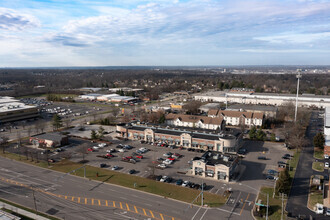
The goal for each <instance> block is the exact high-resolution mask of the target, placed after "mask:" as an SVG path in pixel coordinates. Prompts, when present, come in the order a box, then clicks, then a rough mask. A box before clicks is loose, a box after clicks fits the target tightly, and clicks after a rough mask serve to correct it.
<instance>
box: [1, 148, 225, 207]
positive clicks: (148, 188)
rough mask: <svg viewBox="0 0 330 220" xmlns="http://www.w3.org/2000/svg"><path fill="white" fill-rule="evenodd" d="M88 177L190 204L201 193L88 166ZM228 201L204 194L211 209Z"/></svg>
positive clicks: (65, 168)
mask: <svg viewBox="0 0 330 220" xmlns="http://www.w3.org/2000/svg"><path fill="white" fill-rule="evenodd" d="M0 156H3V157H7V158H10V159H14V160H18V161H21V162H25V163H29V164H32V165H36V166H39V167H43V168H49V169H52V170H56V171H60V172H64V173H67V172H69V171H72V170H74V169H77V168H79V167H81V166H82V164H80V163H75V162H72V161H68V160H63V161H61V162H58V163H55V164H51V166H50V167H48V164H47V162H44V161H39V162H38V163H36V161H31V160H26V157H25V156H19V155H16V154H12V153H6V154H3V153H2V152H1V153H0ZM96 173H98V177H96ZM74 175H76V176H80V177H83V175H84V171H83V169H80V170H78V171H76V172H75V173H74ZM86 177H87V178H89V179H93V180H97V181H101V182H107V183H112V184H116V185H120V186H124V187H128V188H134V183H136V186H137V187H136V189H137V190H141V191H144V192H148V193H153V194H156V195H160V196H164V197H167V198H172V199H177V200H180V201H184V202H188V203H190V202H192V201H193V200H194V199H195V198H196V196H197V195H198V194H199V193H200V191H199V190H195V189H190V188H183V187H180V186H176V185H173V184H167V183H161V182H157V181H154V180H151V179H146V178H142V177H138V176H134V175H129V174H124V173H119V172H115V171H111V170H106V169H101V168H98V167H92V166H86ZM226 199H227V198H226V197H224V196H220V195H216V194H211V193H208V192H205V193H204V204H207V205H208V206H211V207H216V206H220V205H223V204H224V203H225V201H226ZM196 204H200V200H198V201H196Z"/></svg>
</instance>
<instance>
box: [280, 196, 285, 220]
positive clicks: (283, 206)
mask: <svg viewBox="0 0 330 220" xmlns="http://www.w3.org/2000/svg"><path fill="white" fill-rule="evenodd" d="M283 197H284V193H282V213H281V220H283V212H284V202H283V201H284V200H283Z"/></svg>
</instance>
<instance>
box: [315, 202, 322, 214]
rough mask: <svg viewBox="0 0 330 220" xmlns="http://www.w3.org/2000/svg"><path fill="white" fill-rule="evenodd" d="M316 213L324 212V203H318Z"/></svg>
mask: <svg viewBox="0 0 330 220" xmlns="http://www.w3.org/2000/svg"><path fill="white" fill-rule="evenodd" d="M315 213H316V214H323V205H322V204H320V203H317V204H316V207H315Z"/></svg>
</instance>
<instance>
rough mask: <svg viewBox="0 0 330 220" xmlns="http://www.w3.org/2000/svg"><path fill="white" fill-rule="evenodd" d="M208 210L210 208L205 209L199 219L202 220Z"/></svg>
mask: <svg viewBox="0 0 330 220" xmlns="http://www.w3.org/2000/svg"><path fill="white" fill-rule="evenodd" d="M207 211H208V209H206V210H205V212H204V213H203V215H202V217H201V218H200V219H199V220H202V219H203V218H204V215H205V214H206V212H207Z"/></svg>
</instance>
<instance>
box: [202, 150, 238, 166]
mask: <svg viewBox="0 0 330 220" xmlns="http://www.w3.org/2000/svg"><path fill="white" fill-rule="evenodd" d="M201 158H202V159H201V160H203V161H204V162H205V163H206V165H211V166H214V165H217V164H224V165H226V166H228V167H229V166H231V165H232V163H233V162H234V161H235V160H236V159H237V155H233V154H223V153H220V152H216V151H207V152H205V153H204V154H203V156H202V157H201Z"/></svg>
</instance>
